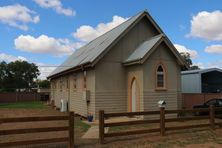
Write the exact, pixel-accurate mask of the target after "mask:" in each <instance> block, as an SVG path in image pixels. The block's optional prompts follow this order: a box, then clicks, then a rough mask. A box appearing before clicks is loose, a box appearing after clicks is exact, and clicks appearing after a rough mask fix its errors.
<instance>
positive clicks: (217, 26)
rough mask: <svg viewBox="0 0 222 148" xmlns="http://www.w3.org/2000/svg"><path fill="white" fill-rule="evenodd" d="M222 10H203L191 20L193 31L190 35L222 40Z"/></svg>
mask: <svg viewBox="0 0 222 148" xmlns="http://www.w3.org/2000/svg"><path fill="white" fill-rule="evenodd" d="M221 26H222V12H221V11H219V10H218V11H213V12H207V11H201V12H199V13H198V14H197V15H195V16H193V18H192V20H191V31H190V34H189V35H188V36H191V37H198V38H203V39H206V40H217V41H222V27H221Z"/></svg>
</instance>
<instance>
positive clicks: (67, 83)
mask: <svg viewBox="0 0 222 148" xmlns="http://www.w3.org/2000/svg"><path fill="white" fill-rule="evenodd" d="M66 88H67V89H69V78H67V79H66Z"/></svg>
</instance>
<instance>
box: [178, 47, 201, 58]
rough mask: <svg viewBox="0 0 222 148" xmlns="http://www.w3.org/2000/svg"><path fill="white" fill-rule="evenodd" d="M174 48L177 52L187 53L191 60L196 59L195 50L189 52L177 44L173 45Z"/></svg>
mask: <svg viewBox="0 0 222 148" xmlns="http://www.w3.org/2000/svg"><path fill="white" fill-rule="evenodd" d="M174 46H175V48H176V49H177V50H178V52H180V53H181V52H188V53H189V54H190V57H191V58H197V57H198V53H197V51H196V50H191V49H188V48H186V47H185V46H183V45H179V44H174Z"/></svg>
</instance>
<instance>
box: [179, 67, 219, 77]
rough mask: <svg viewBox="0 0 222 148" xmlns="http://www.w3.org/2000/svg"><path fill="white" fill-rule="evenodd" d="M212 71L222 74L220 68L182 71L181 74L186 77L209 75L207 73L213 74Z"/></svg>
mask: <svg viewBox="0 0 222 148" xmlns="http://www.w3.org/2000/svg"><path fill="white" fill-rule="evenodd" d="M211 71H218V72H222V70H221V69H219V68H207V69H197V70H187V71H182V72H181V74H182V75H185V74H195V73H199V74H201V73H207V72H211Z"/></svg>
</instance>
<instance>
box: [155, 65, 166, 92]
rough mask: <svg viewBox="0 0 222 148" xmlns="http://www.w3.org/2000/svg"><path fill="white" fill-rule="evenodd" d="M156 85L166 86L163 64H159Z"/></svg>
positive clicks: (158, 86)
mask: <svg viewBox="0 0 222 148" xmlns="http://www.w3.org/2000/svg"><path fill="white" fill-rule="evenodd" d="M156 87H157V88H165V70H164V69H163V67H162V65H160V66H158V68H157V72H156Z"/></svg>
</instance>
